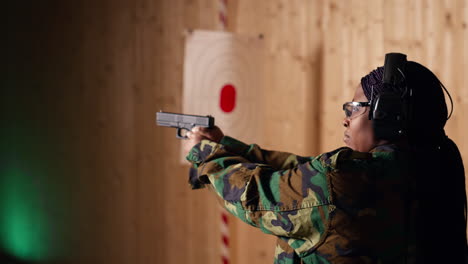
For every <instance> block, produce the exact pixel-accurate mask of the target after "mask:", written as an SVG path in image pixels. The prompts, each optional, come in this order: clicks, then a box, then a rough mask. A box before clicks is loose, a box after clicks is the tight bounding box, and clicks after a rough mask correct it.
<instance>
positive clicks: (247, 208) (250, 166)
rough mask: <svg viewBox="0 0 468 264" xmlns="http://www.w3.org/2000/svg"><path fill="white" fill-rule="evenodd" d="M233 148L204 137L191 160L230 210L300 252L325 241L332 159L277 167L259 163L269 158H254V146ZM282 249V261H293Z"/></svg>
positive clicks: (202, 179) (190, 155)
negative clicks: (329, 175)
mask: <svg viewBox="0 0 468 264" xmlns="http://www.w3.org/2000/svg"><path fill="white" fill-rule="evenodd" d="M249 148H250V147H249ZM253 148H258V146H257V147H255V146H254V147H253ZM232 149H233V148H232V147H229V145H223V144H218V143H215V142H211V141H208V140H202V141H201V142H200V143H199V144H197V145H196V146H194V147H193V148H192V150H191V152H190V153H189V155H188V156H187V160H189V161H190V162H191V163H192V164H193V165H194V167H195V168H197V169H198V177H199V180H200V181H202V182H204V183H206V184H211V187H212V189H213V190H214V191H215V193H216V194H217V195H218V196H219V197H221V198H222V200H223V201H224V206H225V207H226V209H227V210H228V211H229V212H230V213H232V214H233V215H235V216H236V217H238V218H239V219H241V220H242V221H244V222H246V223H248V224H250V225H252V226H255V227H257V228H259V229H261V230H262V231H263V232H264V233H267V234H273V235H276V236H278V237H281V239H283V240H284V241H283V242H284V243H283V244H287V245H289V246H290V247H291V248H292V249H294V252H295V254H297V255H298V256H299V257H303V256H306V255H308V254H310V252H311V251H312V250H313V249H314V248H315V247H317V246H318V245H319V244H320V243H321V242H322V241H323V239H324V237H325V235H324V234H325V233H326V231H327V228H328V225H329V216H330V213H331V212H332V211H333V210H334V209H335V207H334V205H332V204H331V194H330V188H329V186H328V181H327V170H328V165H329V163H330V161H329V160H327V159H325V158H324V157H321V156H319V157H317V158H315V159H312V158H310V159H309V161H308V162H304V163H301V164H297V166H294V167H291V166H290V165H289V166H288V167H290V168H288V169H278V168H275V167H274V166H270V165H268V164H263V163H258V162H255V161H262V160H263V161H266V160H268V158H267V159H266V160H265V158H263V157H259V159H256V160H255V161H252V160H249V159H248V158H247V157H249V156H248V155H249V154H248V152H249V150H250V149H245V153H246V154H245V155H242V154H243V153H234V152H236V150H232ZM250 151H253V150H250ZM255 151H259V152H261V150H255ZM286 160H287V159H286ZM283 161H284V160H283ZM282 248H284V247H282ZM282 248H280V250H278V254H277V258H278V259H279V260H278V263H293V262H284V261H283V262H281V261H280V260H281V259H282V258H283V259H285V261H286V260H287V259H288V258H289V256H290V255H288V254H289V253H290V252H289V253H288V251H284V252H281V249H282Z"/></svg>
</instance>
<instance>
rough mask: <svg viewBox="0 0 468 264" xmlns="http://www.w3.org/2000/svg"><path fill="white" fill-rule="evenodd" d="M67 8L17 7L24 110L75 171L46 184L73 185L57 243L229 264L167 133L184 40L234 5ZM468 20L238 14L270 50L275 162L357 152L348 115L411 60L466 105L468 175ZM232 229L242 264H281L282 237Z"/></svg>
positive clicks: (314, 8) (232, 28)
mask: <svg viewBox="0 0 468 264" xmlns="http://www.w3.org/2000/svg"><path fill="white" fill-rule="evenodd" d="M64 2H69V1H45V2H41V4H38V3H34V4H33V1H32V2H31V4H30V5H29V6H24V5H20V4H16V5H14V6H12V7H10V8H11V12H10V15H9V16H11V17H9V18H10V20H9V23H10V24H9V30H11V31H12V32H11V35H9V36H10V37H11V38H12V41H10V44H11V47H9V49H10V50H11V51H13V52H12V53H11V52H10V53H11V54H13V55H11V56H9V63H10V64H11V65H16V66H15V67H13V68H11V69H10V71H7V72H8V74H10V75H14V74H18V72H19V71H20V72H21V78H10V79H11V80H10V84H11V86H12V87H19V88H25V89H22V90H21V91H22V92H13V96H12V98H13V99H11V100H10V102H9V103H10V104H11V105H13V104H15V100H20V101H21V102H24V104H28V106H26V105H24V109H27V110H28V111H29V110H34V113H35V114H34V115H32V117H34V118H36V119H37V120H41V121H44V122H42V123H40V124H37V123H34V124H33V126H34V127H35V128H36V129H37V130H38V131H40V134H48V135H49V136H50V137H51V138H52V139H51V140H50V141H49V142H48V144H49V145H50V146H51V148H52V149H54V150H55V149H56V151H54V152H53V154H50V155H48V156H47V157H48V158H49V161H48V163H47V164H50V166H54V164H58V163H60V164H61V166H60V170H58V171H57V172H55V174H56V177H50V178H46V179H44V181H45V183H53V182H57V181H58V180H59V179H61V180H60V182H61V184H62V185H61V186H63V189H65V190H66V195H65V196H64V197H66V199H65V202H64V203H65V204H66V206H65V207H66V208H67V209H66V210H63V211H60V212H61V213H65V214H67V215H69V216H70V217H69V218H71V219H72V220H70V219H68V218H64V219H67V220H66V221H67V222H66V223H65V224H64V223H62V225H66V226H67V228H65V229H66V231H63V232H64V234H63V235H61V236H57V239H56V240H55V243H61V244H63V245H66V246H65V249H62V250H61V251H60V252H58V253H57V254H55V255H57V256H58V260H57V262H62V261H65V260H66V261H67V262H70V263H137V264H138V263H141V264H147V263H193V264H196V263H208V264H214V263H220V262H221V260H220V256H219V254H220V253H219V243H220V234H219V224H220V221H219V211H218V204H217V202H216V201H215V200H214V199H213V197H212V196H211V195H210V194H209V193H207V192H206V191H205V190H198V191H191V190H190V189H189V187H188V185H187V169H188V168H187V167H186V166H181V165H180V164H179V142H178V140H177V139H175V131H174V130H172V129H164V128H158V127H156V125H155V122H154V121H155V120H154V114H155V112H157V111H159V110H160V109H164V110H165V111H170V112H180V111H181V109H182V105H181V103H182V76H183V73H182V69H183V58H184V54H183V51H184V31H185V30H187V29H208V30H217V29H218V23H219V22H218V17H217V10H218V1H217V0H102V1H91V0H81V1H73V2H70V3H64ZM467 5H468V1H467V0H453V1H438V0H432V1H429V0H415V1H403V0H396V1H383V0H366V1H364V0H323V1H318V0H317V1H313V0H293V1H290V0H269V1H250V0H229V1H228V26H227V31H229V32H234V33H239V34H253V35H258V34H263V36H264V38H265V43H266V49H267V50H266V53H267V65H264V67H265V70H266V74H267V78H266V84H265V90H264V91H263V94H264V100H265V102H266V104H265V107H264V109H260V110H261V111H262V112H263V113H264V116H265V122H266V123H265V131H267V132H265V141H264V142H265V146H264V147H265V148H270V149H278V150H285V151H290V152H294V153H297V154H302V155H316V154H318V153H320V152H322V151H327V150H331V149H334V148H336V147H339V146H341V145H342V131H343V129H342V128H341V120H342V117H343V113H342V111H341V105H342V102H343V101H348V100H350V99H351V97H352V94H353V91H354V88H355V87H356V85H357V84H358V82H359V80H360V78H361V77H362V76H363V75H365V74H367V73H368V72H370V71H371V70H373V69H374V68H376V67H377V66H381V65H382V64H383V60H384V54H385V53H386V52H390V51H399V52H403V53H407V54H408V57H409V59H410V60H415V61H418V62H420V63H422V64H424V65H427V66H428V67H429V68H431V69H432V70H433V71H434V72H435V73H436V75H438V76H439V77H440V79H441V80H442V82H443V83H444V84H445V85H446V87H447V88H448V89H449V91H450V92H451V94H452V97H453V98H454V101H455V109H454V114H453V117H452V118H451V120H450V121H449V123H448V126H447V133H448V135H449V136H451V137H452V138H453V139H454V140H455V141H456V142H457V144H458V146H459V147H460V150H461V152H462V154H463V158H464V159H465V160H468V140H467V139H465V137H464V135H466V133H467V131H468V119H467V118H466V117H463V113H464V111H468V80H467V78H468V77H466V76H467V75H468V66H466V64H467V63H468V34H467V29H466V25H467V20H468V6H467ZM25 10H26V11H27V12H25ZM18 32H20V33H21V34H20V33H18ZM25 54H26V55H25ZM28 54H29V55H30V56H29V55H28ZM31 58H33V59H31ZM18 65H19V66H18ZM24 65H26V66H24ZM10 77H11V76H10ZM15 77H17V76H16V75H15ZM22 78H23V79H22ZM24 78H26V79H29V80H32V81H31V82H33V83H34V84H35V85H36V86H35V87H37V88H38V89H39V90H40V92H38V91H35V90H33V89H32V88H28V89H26V87H29V86H30V85H29V84H30V83H28V82H25V81H24ZM21 80H23V81H21ZM37 93H40V95H41V96H40V98H43V99H44V100H41V101H37V100H34V97H35V96H36V94H37ZM25 97H26V98H29V99H28V100H25V99H24V98H25ZM7 105H8V104H7ZM278 105H280V107H278ZM43 106H45V107H43ZM24 112H26V110H25V111H24ZM20 116H21V117H24V118H25V119H26V116H27V115H26V114H24V115H23V114H22V115H20ZM13 122H14V121H13ZM25 122H32V121H30V120H29V121H25ZM225 132H226V133H227V134H229V131H225ZM32 133H34V132H32ZM64 179H65V180H64ZM41 190H43V189H41ZM43 192H44V193H43V196H45V197H47V196H48V195H50V194H48V193H45V191H44V190H43ZM230 223H231V224H230V231H231V260H232V263H258V264H262V263H272V257H273V252H274V238H273V237H269V236H267V235H264V234H261V233H260V232H259V231H258V230H256V229H254V228H252V227H249V226H246V225H244V224H243V223H241V222H239V221H237V220H235V219H231V221H230ZM60 256H62V257H60ZM63 256H65V257H63Z"/></svg>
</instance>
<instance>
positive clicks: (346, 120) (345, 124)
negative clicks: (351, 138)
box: [343, 117, 349, 127]
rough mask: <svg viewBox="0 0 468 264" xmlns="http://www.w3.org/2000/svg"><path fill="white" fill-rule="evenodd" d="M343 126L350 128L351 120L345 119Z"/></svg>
mask: <svg viewBox="0 0 468 264" xmlns="http://www.w3.org/2000/svg"><path fill="white" fill-rule="evenodd" d="M343 126H344V127H348V126H349V119H348V118H346V117H345V118H344V119H343Z"/></svg>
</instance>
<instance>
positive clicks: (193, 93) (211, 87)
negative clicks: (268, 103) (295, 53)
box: [183, 31, 263, 143]
mask: <svg viewBox="0 0 468 264" xmlns="http://www.w3.org/2000/svg"><path fill="white" fill-rule="evenodd" d="M262 46H263V39H262V38H259V37H258V36H255V37H251V36H238V35H235V34H232V33H227V32H211V31H194V32H192V33H190V34H189V35H188V36H187V39H186V45H185V61H184V93H183V111H184V113H187V114H196V115H212V116H214V117H215V123H216V125H217V126H219V127H220V128H221V129H222V130H223V132H224V133H225V134H226V135H229V136H233V137H236V138H238V139H240V140H242V141H244V142H246V143H252V142H255V143H258V142H259V141H260V140H261V134H262V133H261V132H260V129H261V128H262V118H261V116H260V114H261V113H262V111H261V110H262V102H261V101H262V100H261V99H262V98H261V97H262V94H261V91H262V83H263V81H262V78H263V70H262V65H263V49H262Z"/></svg>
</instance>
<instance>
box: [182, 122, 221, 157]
mask: <svg viewBox="0 0 468 264" xmlns="http://www.w3.org/2000/svg"><path fill="white" fill-rule="evenodd" d="M185 135H186V136H187V137H188V139H187V140H184V142H183V145H184V152H185V153H187V154H188V153H189V151H190V150H191V149H192V148H193V146H195V145H196V144H198V143H200V141H202V140H203V139H208V140H211V141H214V142H217V143H219V142H220V141H221V139H222V138H223V137H224V133H223V131H221V129H220V128H219V127H217V126H214V127H212V128H206V127H194V128H193V129H192V131H188V132H187V133H186V134H185Z"/></svg>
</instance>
